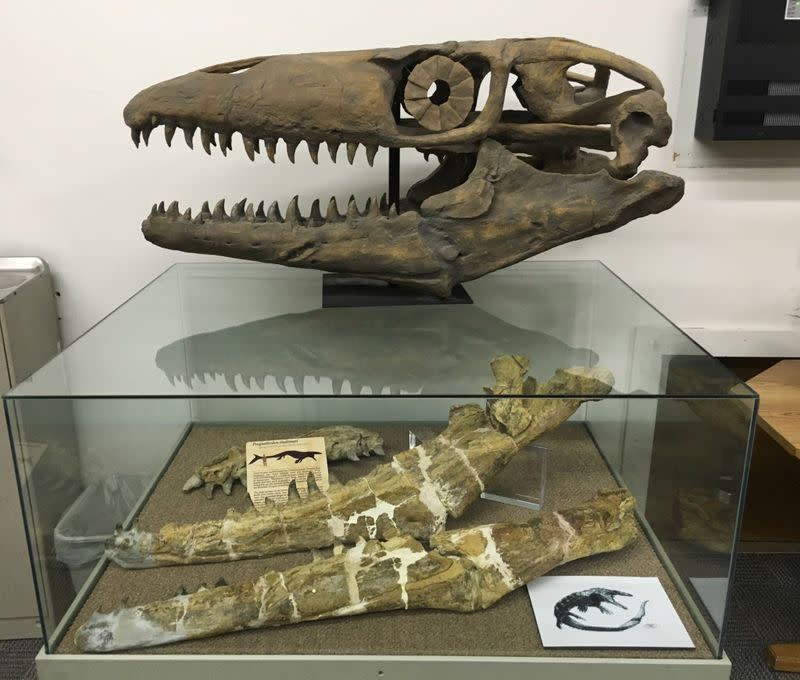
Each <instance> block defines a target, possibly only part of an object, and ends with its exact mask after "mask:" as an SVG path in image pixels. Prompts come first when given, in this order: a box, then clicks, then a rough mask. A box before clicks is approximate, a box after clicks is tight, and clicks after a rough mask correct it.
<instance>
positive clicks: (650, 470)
mask: <svg viewBox="0 0 800 680" xmlns="http://www.w3.org/2000/svg"><path fill="white" fill-rule="evenodd" d="M675 363H680V361H679V360H676V362H675ZM677 370H679V369H677ZM618 404H620V402H616V403H615V402H612V401H604V402H597V403H590V404H588V408H587V419H586V424H587V427H588V430H589V432H590V433H591V434H592V436H593V438H594V440H595V442H596V443H597V445H598V448H599V449H600V450H601V451H602V453H603V457H604V458H605V460H606V462H607V463H608V464H609V467H610V468H611V470H612V471H613V472H614V474H615V475H616V476H617V477H618V479H619V480H620V482H621V483H622V484H623V485H624V486H626V487H627V488H628V489H629V490H630V491H631V493H632V494H633V495H634V497H635V498H636V500H637V506H638V509H639V513H640V519H641V521H642V523H643V526H644V527H645V529H646V531H647V532H648V533H649V535H650V538H651V541H652V543H653V545H654V546H655V547H656V548H657V550H658V553H659V557H660V558H661V559H662V561H663V563H664V565H665V566H666V568H667V569H668V571H669V572H670V574H671V575H672V576H673V578H675V580H676V582H677V583H679V584H680V585H681V589H682V594H683V596H684V597H685V598H686V599H687V601H688V602H690V603H692V604H693V609H694V612H693V613H694V614H695V616H696V618H697V619H698V620H699V621H701V622H702V625H703V628H704V631H705V633H706V637H707V638H708V640H709V644H710V645H711V646H712V649H713V651H714V653H715V654H716V655H720V654H721V653H722V645H723V643H724V641H723V639H722V631H723V630H724V617H725V611H726V606H727V600H728V592H729V585H730V582H731V569H732V566H733V564H734V560H735V550H736V542H737V540H738V527H739V520H740V518H739V513H740V512H741V508H742V507H743V502H744V494H745V489H746V476H747V470H748V468H749V464H750V460H749V452H750V446H751V437H752V433H751V428H752V427H753V422H754V417H755V413H754V406H755V401H754V400H752V399H741V400H739V399H676V398H661V399H654V400H629V401H627V402H626V403H625V404H624V406H625V417H624V419H623V420H621V421H614V419H613V417H612V416H613V411H612V410H610V409H609V405H611V408H612V409H613V407H615V406H617V405H618ZM615 422H617V423H618V427H617V428H615V427H614V426H613V425H614V423H615Z"/></svg>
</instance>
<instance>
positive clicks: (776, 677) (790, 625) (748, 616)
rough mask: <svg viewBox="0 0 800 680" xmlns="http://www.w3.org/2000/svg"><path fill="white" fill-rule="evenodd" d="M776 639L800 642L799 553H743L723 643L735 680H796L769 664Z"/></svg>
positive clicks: (777, 640)
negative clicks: (769, 649) (769, 650)
mask: <svg viewBox="0 0 800 680" xmlns="http://www.w3.org/2000/svg"><path fill="white" fill-rule="evenodd" d="M774 642H800V555H797V554H791V555H788V554H787V555H784V554H770V553H765V554H743V555H740V557H739V560H738V562H737V568H736V580H735V583H734V586H733V597H732V600H731V611H730V622H729V625H728V630H727V642H726V643H725V651H726V652H728V656H729V657H730V658H731V661H732V662H733V674H732V676H731V677H732V680H761V679H762V678H769V679H770V680H798V678H800V675H798V674H796V673H776V672H774V671H772V670H771V669H770V668H769V667H768V666H767V663H766V661H765V656H764V652H765V650H766V647H767V645H769V644H771V643H774Z"/></svg>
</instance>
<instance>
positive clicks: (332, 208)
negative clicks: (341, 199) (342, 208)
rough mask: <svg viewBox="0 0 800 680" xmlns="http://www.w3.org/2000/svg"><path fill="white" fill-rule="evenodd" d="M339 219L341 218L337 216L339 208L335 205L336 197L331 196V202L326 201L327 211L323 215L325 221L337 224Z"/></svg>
mask: <svg viewBox="0 0 800 680" xmlns="http://www.w3.org/2000/svg"><path fill="white" fill-rule="evenodd" d="M340 219H342V216H341V215H340V214H339V208H338V207H337V205H336V197H335V196H331V200H330V201H328V211H327V212H326V213H325V221H326V222H338V221H339V220H340Z"/></svg>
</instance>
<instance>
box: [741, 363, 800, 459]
mask: <svg viewBox="0 0 800 680" xmlns="http://www.w3.org/2000/svg"><path fill="white" fill-rule="evenodd" d="M747 384H748V385H750V387H752V388H753V389H754V390H755V391H756V392H758V394H759V395H760V397H761V403H760V405H759V407H758V421H759V424H760V425H761V426H762V427H763V428H764V429H765V430H766V431H767V432H768V433H769V434H770V436H772V438H773V439H775V441H776V442H777V443H778V444H780V445H781V447H782V448H784V449H785V450H786V451H787V452H788V453H790V454H791V455H793V456H796V457H797V458H800V360H786V361H781V362H780V363H777V364H775V365H774V366H773V367H772V368H769V369H767V370H766V371H764V372H763V373H759V374H758V375H757V376H756V377H755V378H753V379H752V380H749V381H748V383H747Z"/></svg>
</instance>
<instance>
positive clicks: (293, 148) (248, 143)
mask: <svg viewBox="0 0 800 680" xmlns="http://www.w3.org/2000/svg"><path fill="white" fill-rule="evenodd" d="M151 123H152V125H151V126H150V127H144V128H135V127H132V128H131V137H132V139H133V143H134V144H135V145H136V146H137V147H138V146H139V143H140V141H144V144H145V146H147V145H148V143H149V142H150V133H151V132H152V131H153V129H154V128H156V127H158V126H159V125H160V123H159V121H158V118H157V117H156V116H153V117H152V119H151ZM163 125H164V139H165V141H166V142H167V146H172V138H173V137H174V136H175V131H176V130H177V128H178V127H179V126H177V125H176V124H175V123H171V122H165V123H163ZM197 127H198V126H197V125H195V124H193V123H184V124H182V125H180V128H181V130H183V138H184V139H185V140H186V144H187V146H188V147H189V148H190V149H193V148H194V133H195V131H196V130H197ZM234 132H236V131H234ZM234 132H225V131H223V132H215V131H214V130H207V129H205V128H202V127H201V128H200V143H201V144H202V145H203V149H204V150H205V152H206V153H207V154H209V155H210V154H211V147H212V146H219V150H220V151H221V152H222V155H223V156H227V155H228V150H229V149H233V144H232V141H233V134H234ZM239 134H240V135H241V136H242V143H243V144H244V151H245V153H246V154H247V157H248V158H249V159H250V160H251V161H253V160H255V157H256V154H257V153H261V144H262V143H263V145H264V152H265V153H266V154H267V158H269V159H270V161H272V162H273V163H274V162H275V153H276V151H277V146H278V142H279V141H280V137H267V138H264V139H263V140H262V139H259V138H258V137H250V136H247V135H245V134H244V133H242V132H240V133H239ZM301 141H305V143H306V148H307V149H308V154H309V156H311V160H312V161H313V162H314V163H319V147H320V142H310V141H308V140H290V139H284V142H285V144H286V154H287V155H288V157H289V160H290V161H291V162H292V163H294V159H295V154H296V152H297V147H298V146H299V145H300V142H301ZM341 144H342V142H331V141H328V142H325V145H326V146H327V147H328V153H329V154H330V156H331V160H332V161H333V162H334V163H335V162H336V156H337V154H338V152H339V146H340V145H341ZM359 146H363V147H364V149H365V150H366V156H367V163H369V164H370V165H372V164H373V163H374V161H375V154H376V153H378V145H377V144H361V145H360V144H359V143H358V142H347V144H346V148H347V160H348V162H349V163H350V165H352V164H353V161H354V160H355V157H356V152H357V151H358V147H359Z"/></svg>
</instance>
